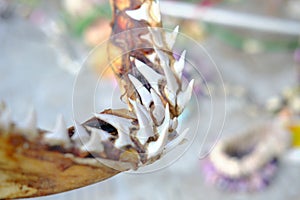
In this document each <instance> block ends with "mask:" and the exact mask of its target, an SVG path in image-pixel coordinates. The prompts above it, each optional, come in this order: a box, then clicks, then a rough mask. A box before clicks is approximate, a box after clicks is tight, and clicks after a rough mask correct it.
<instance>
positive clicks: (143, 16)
mask: <svg viewBox="0 0 300 200" xmlns="http://www.w3.org/2000/svg"><path fill="white" fill-rule="evenodd" d="M148 9H149V4H148V3H144V4H142V5H141V7H140V8H138V9H136V10H127V11H125V12H126V14H127V15H128V16H129V17H131V18H132V19H134V20H138V21H140V20H145V21H150V20H151V19H150V16H149V11H148Z"/></svg>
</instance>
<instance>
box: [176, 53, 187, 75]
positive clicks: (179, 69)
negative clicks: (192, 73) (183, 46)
mask: <svg viewBox="0 0 300 200" xmlns="http://www.w3.org/2000/svg"><path fill="white" fill-rule="evenodd" d="M185 55H186V50H184V51H183V52H182V53H181V56H180V59H179V60H178V61H175V63H174V71H175V73H176V75H177V78H179V79H181V76H182V71H183V69H184V64H185Z"/></svg>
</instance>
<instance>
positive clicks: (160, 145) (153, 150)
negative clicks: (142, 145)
mask: <svg viewBox="0 0 300 200" xmlns="http://www.w3.org/2000/svg"><path fill="white" fill-rule="evenodd" d="M168 114H169V105H168V104H167V106H166V114H165V115H166V117H165V120H164V123H163V124H162V126H161V128H160V129H161V130H160V134H159V137H158V139H157V141H154V142H150V143H149V145H148V148H147V153H148V158H152V157H155V156H157V155H159V154H161V153H162V152H163V149H164V148H165V145H166V144H167V142H168V136H169V125H170V116H169V117H167V116H168Z"/></svg>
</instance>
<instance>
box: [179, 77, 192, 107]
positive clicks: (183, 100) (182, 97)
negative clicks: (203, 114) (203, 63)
mask: <svg viewBox="0 0 300 200" xmlns="http://www.w3.org/2000/svg"><path fill="white" fill-rule="evenodd" d="M193 87H194V79H193V80H191V81H190V83H189V85H188V87H187V89H186V90H185V91H181V92H179V94H178V96H177V105H178V107H179V109H181V111H182V110H183V109H184V108H185V106H186V104H187V103H188V102H189V101H190V99H191V97H192V92H193Z"/></svg>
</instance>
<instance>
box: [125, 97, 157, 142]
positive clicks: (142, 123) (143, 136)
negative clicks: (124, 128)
mask: <svg viewBox="0 0 300 200" xmlns="http://www.w3.org/2000/svg"><path fill="white" fill-rule="evenodd" d="M130 103H131V104H132V105H133V107H134V110H135V114H136V116H137V119H138V122H139V130H138V132H137V135H136V136H137V138H138V140H139V141H140V142H141V144H142V145H145V144H146V142H147V141H148V139H149V137H152V136H154V132H153V127H152V126H153V121H152V119H151V117H150V115H149V113H147V112H143V106H142V105H141V104H139V103H137V102H135V101H132V100H130Z"/></svg>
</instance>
